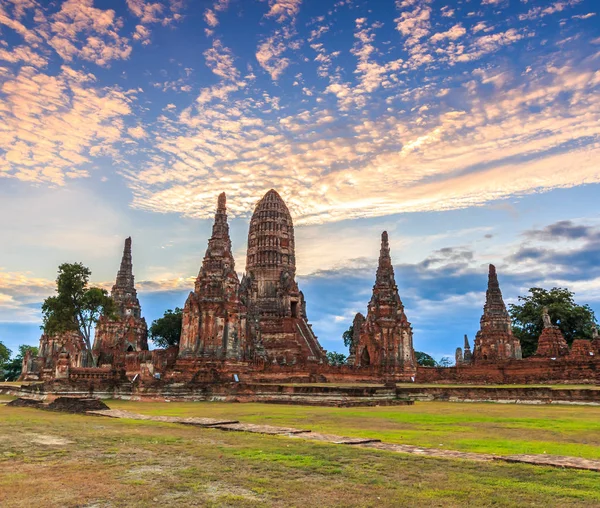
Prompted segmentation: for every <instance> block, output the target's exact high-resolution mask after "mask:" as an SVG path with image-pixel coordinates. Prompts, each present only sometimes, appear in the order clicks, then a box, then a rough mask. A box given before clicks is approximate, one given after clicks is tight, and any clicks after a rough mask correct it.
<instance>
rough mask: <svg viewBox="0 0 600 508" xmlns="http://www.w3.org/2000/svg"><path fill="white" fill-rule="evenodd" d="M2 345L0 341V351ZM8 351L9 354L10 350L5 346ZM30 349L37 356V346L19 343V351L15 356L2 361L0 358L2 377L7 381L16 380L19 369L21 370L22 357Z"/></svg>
mask: <svg viewBox="0 0 600 508" xmlns="http://www.w3.org/2000/svg"><path fill="white" fill-rule="evenodd" d="M2 347H3V345H2V344H1V343H0V351H1V350H2ZM5 349H6V350H7V351H8V352H9V356H10V350H9V349H7V348H5ZM29 350H31V352H32V354H33V355H34V356H37V354H38V348H37V347H34V346H28V345H26V344H21V345H20V346H19V352H18V353H17V354H16V356H15V357H14V358H13V359H12V360H11V359H6V360H5V361H4V362H3V363H2V360H0V371H2V376H1V377H2V379H5V380H7V381H16V380H17V379H19V376H20V375H21V370H22V366H23V358H24V357H25V355H26V354H27V351H29Z"/></svg>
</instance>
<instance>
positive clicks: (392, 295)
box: [354, 231, 416, 374]
mask: <svg viewBox="0 0 600 508" xmlns="http://www.w3.org/2000/svg"><path fill="white" fill-rule="evenodd" d="M357 317H358V316H357ZM359 321H362V320H360V318H359ZM355 322H356V321H355ZM359 330H360V331H359V332H358V343H357V344H356V349H355V360H354V365H356V366H359V367H368V366H369V365H376V366H380V367H381V368H383V369H384V370H385V371H396V370H397V371H401V372H404V373H407V374H409V373H411V372H412V373H413V374H414V373H416V360H415V353H414V350H413V336H412V327H411V325H410V323H409V322H408V319H407V318H406V314H405V313H404V305H403V304H402V300H400V295H399V294H398V286H396V280H395V278H394V267H393V266H392V259H391V257H390V246H389V242H388V234H387V232H386V231H384V232H383V234H382V235H381V250H380V253H379V265H378V267H377V274H376V277H375V285H374V286H373V295H372V297H371V301H370V302H369V306H368V310H367V317H366V319H365V320H364V321H362V324H361V325H360V329H359Z"/></svg>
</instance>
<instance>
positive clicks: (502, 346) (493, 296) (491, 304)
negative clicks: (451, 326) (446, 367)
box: [473, 265, 521, 360]
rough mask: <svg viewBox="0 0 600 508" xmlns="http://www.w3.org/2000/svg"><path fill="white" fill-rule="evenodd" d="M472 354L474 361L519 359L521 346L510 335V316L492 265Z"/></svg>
mask: <svg viewBox="0 0 600 508" xmlns="http://www.w3.org/2000/svg"><path fill="white" fill-rule="evenodd" d="M473 354H474V356H475V359H476V360H505V359H509V358H516V359H520V358H521V344H520V343H519V340H518V339H517V338H515V337H514V336H513V334H512V328H511V321H510V316H509V314H508V311H507V310H506V305H504V300H503V299H502V292H501V291H500V284H499V283H498V275H497V274H496V267H495V266H494V265H490V266H489V272H488V287H487V291H486V294H485V305H484V307H483V314H482V316H481V320H480V327H479V331H478V332H477V336H476V337H475V350H474V353H473Z"/></svg>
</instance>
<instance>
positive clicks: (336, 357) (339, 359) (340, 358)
mask: <svg viewBox="0 0 600 508" xmlns="http://www.w3.org/2000/svg"><path fill="white" fill-rule="evenodd" d="M346 360H347V358H346V355H345V354H343V353H335V352H333V351H329V352H328V353H327V361H328V362H329V365H334V366H340V365H346Z"/></svg>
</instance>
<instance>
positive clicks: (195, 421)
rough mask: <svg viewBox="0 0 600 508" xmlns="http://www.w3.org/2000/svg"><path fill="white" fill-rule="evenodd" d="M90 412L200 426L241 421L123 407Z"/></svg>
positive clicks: (113, 416)
mask: <svg viewBox="0 0 600 508" xmlns="http://www.w3.org/2000/svg"><path fill="white" fill-rule="evenodd" d="M88 414H92V415H98V416H108V417H109V418H128V419H130V420H151V421H154V422H165V423H182V424H184V425H197V426H198V427H213V426H215V425H228V424H235V423H239V422H238V421H237V420H218V419H216V418H195V417H190V418H181V417H178V416H149V415H142V414H139V413H132V412H130V411H122V410H121V409H104V410H102V411H88Z"/></svg>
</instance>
